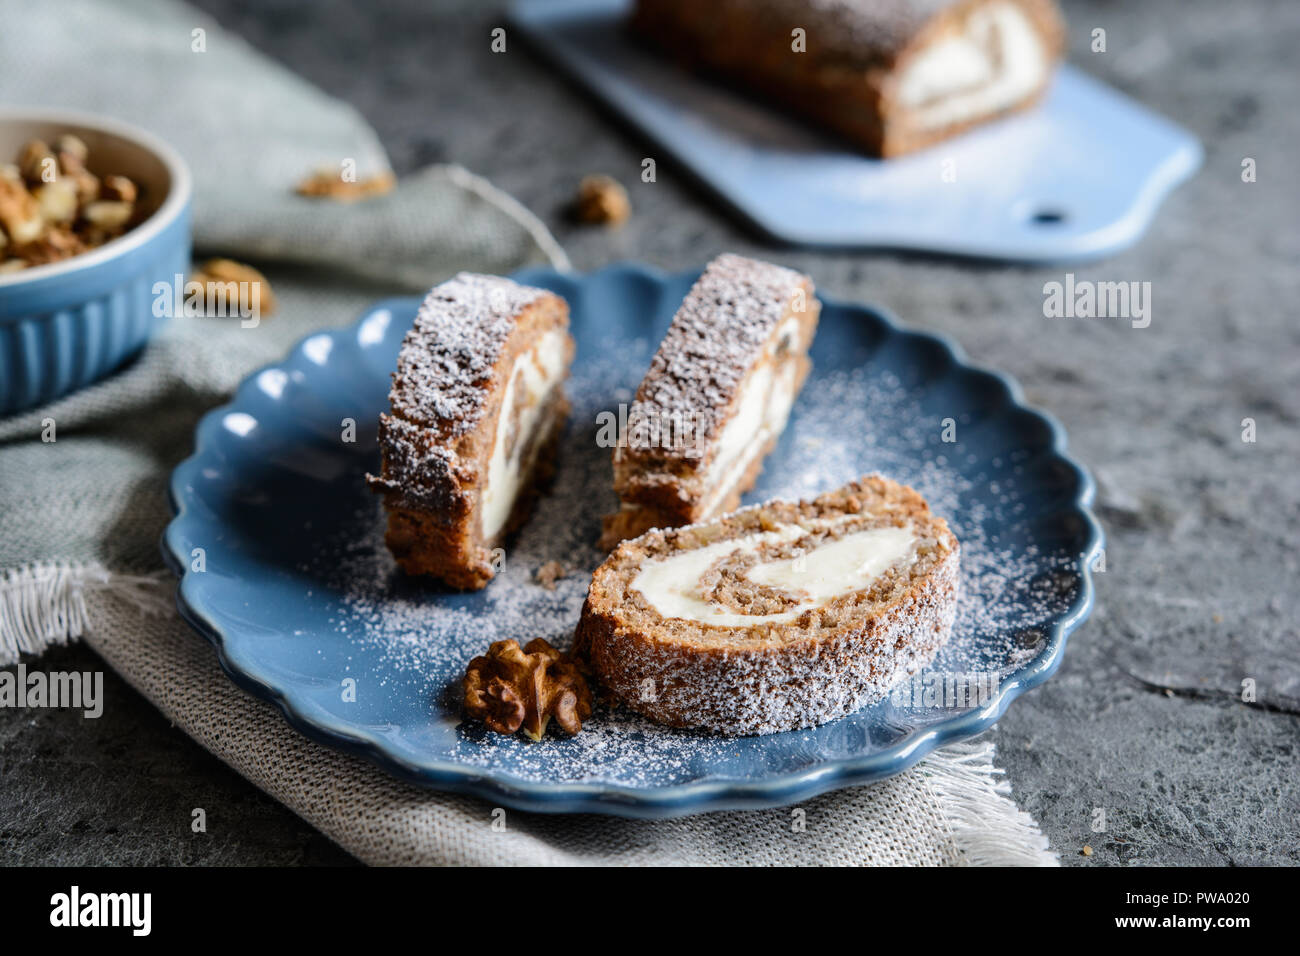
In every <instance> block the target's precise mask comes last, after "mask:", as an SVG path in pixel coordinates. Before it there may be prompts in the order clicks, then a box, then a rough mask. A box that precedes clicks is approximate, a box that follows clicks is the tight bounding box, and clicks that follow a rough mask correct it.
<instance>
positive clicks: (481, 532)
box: [367, 272, 574, 589]
mask: <svg viewBox="0 0 1300 956" xmlns="http://www.w3.org/2000/svg"><path fill="white" fill-rule="evenodd" d="M568 329H569V307H568V305H567V304H566V303H565V301H564V300H563V299H561V298H560V297H559V296H557V295H555V294H554V293H552V292H547V291H546V290H544V289H534V288H532V287H530V286H524V285H520V284H518V283H516V282H513V281H511V280H510V279H503V278H500V277H498V276H486V275H475V274H473V273H468V272H462V273H461V274H460V275H458V276H456V277H455V278H454V279H450V280H449V281H447V282H444V283H443V284H442V285H439V286H437V287H436V288H434V289H433V291H431V292H430V293H429V295H428V297H427V298H426V299H425V300H424V303H423V304H422V305H421V307H420V310H419V312H418V314H417V315H416V317H415V324H414V325H413V326H412V328H411V331H409V332H408V333H407V334H406V337H405V338H404V339H403V340H402V348H401V351H400V352H399V354H398V357H397V371H396V373H395V374H394V375H393V386H392V389H391V390H390V391H389V396H388V398H389V405H390V411H389V413H388V414H386V415H383V416H381V417H380V421H379V449H380V452H381V454H382V459H383V467H382V471H381V473H380V474H379V475H378V476H375V475H368V476H367V481H368V483H369V485H370V486H371V487H372V488H373V489H374V490H376V491H378V492H379V493H381V494H382V495H383V498H384V505H385V507H386V509H387V512H388V531H387V534H386V536H385V540H386V541H387V544H388V548H389V550H390V551H391V552H392V553H393V556H394V557H395V558H396V559H397V563H398V564H399V565H400V566H401V567H402V569H403V570H404V571H406V572H407V573H408V574H424V575H430V576H432V577H435V578H439V579H441V580H443V581H445V582H446V583H448V584H450V585H451V586H453V587H457V588H463V589H477V588H481V587H483V586H484V585H486V584H487V583H488V581H490V580H491V579H492V578H493V576H494V575H495V573H496V570H495V569H496V567H497V565H498V564H499V562H497V561H495V560H494V552H495V549H496V548H498V547H499V546H500V545H501V544H502V543H503V542H504V540H505V538H506V537H507V536H508V535H509V534H510V533H511V532H512V531H514V530H515V529H516V528H518V527H519V526H520V525H521V524H522V523H523V522H524V520H525V519H526V518H527V517H528V511H529V507H530V504H531V501H532V496H533V492H534V490H535V486H536V484H537V482H538V480H539V478H541V477H544V476H545V474H546V473H547V472H548V471H549V468H550V463H551V458H552V456H553V454H554V450H555V446H556V444H557V443H558V441H559V437H560V433H561V431H562V430H563V428H564V423H565V420H566V418H567V416H568V413H569V402H568V400H567V398H566V397H565V394H564V380H565V379H566V378H567V377H568V374H569V363H570V362H572V360H573V351H574V345H573V339H572V337H571V336H570V335H569V331H568Z"/></svg>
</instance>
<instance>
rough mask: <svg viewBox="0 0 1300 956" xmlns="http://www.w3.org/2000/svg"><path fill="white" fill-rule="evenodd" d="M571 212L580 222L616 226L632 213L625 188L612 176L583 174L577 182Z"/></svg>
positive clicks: (625, 220)
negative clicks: (576, 190) (576, 191)
mask: <svg viewBox="0 0 1300 956" xmlns="http://www.w3.org/2000/svg"><path fill="white" fill-rule="evenodd" d="M573 212H574V215H575V216H577V218H578V220H579V221H580V222H590V223H598V224H601V225H609V226H618V225H622V224H623V223H625V222H627V219H628V217H629V216H630V215H632V204H631V203H630V202H628V198H627V190H626V189H624V188H623V187H622V185H621V184H620V183H619V182H618V180H616V179H614V178H613V177H612V176H601V175H592V176H584V177H583V179H582V182H580V183H579V184H578V196H577V198H576V199H575V200H574V203H573Z"/></svg>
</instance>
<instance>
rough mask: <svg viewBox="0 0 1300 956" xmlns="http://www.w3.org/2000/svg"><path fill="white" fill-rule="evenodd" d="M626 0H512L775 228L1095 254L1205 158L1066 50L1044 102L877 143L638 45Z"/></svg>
mask: <svg viewBox="0 0 1300 956" xmlns="http://www.w3.org/2000/svg"><path fill="white" fill-rule="evenodd" d="M629 6H630V4H629V3H628V2H627V0H518V2H516V3H515V4H514V6H513V7H512V10H511V20H512V22H513V24H514V25H515V27H517V28H518V29H519V30H520V31H522V32H523V33H525V34H526V35H527V37H528V38H529V39H530V40H531V41H532V43H533V44H534V46H536V47H537V49H539V50H540V51H541V52H542V53H543V54H545V55H546V56H547V57H549V58H550V59H551V60H553V61H554V62H555V63H556V64H557V65H558V66H560V67H561V68H562V69H564V70H565V71H566V72H568V73H570V74H572V75H573V76H574V77H575V78H577V80H578V81H579V82H581V83H582V84H583V85H585V86H586V87H588V88H589V89H590V90H591V91H592V92H593V93H595V94H596V95H597V96H599V97H600V98H601V99H602V100H604V101H606V102H607V103H608V104H609V105H610V106H612V107H613V108H614V109H615V110H616V111H617V112H619V113H620V114H622V115H623V116H624V117H626V119H628V120H629V121H630V122H632V123H633V124H634V125H635V126H637V127H638V128H640V129H641V130H642V131H643V132H644V133H645V134H646V135H647V136H648V137H649V138H650V139H651V140H653V141H654V143H655V144H656V146H657V148H658V150H662V154H667V155H668V156H670V157H672V158H673V159H675V160H676V161H677V162H678V163H680V164H681V165H682V166H684V167H685V168H686V169H688V170H689V171H690V172H691V173H692V174H693V175H694V176H695V177H697V178H698V179H699V180H700V181H701V182H702V183H704V184H705V185H706V186H707V187H708V188H709V189H711V190H712V191H713V192H714V193H716V194H717V196H718V197H719V198H720V199H722V200H723V201H724V202H725V203H726V204H727V205H728V206H730V207H732V208H733V209H734V210H735V211H736V212H738V213H739V214H740V215H741V216H742V217H743V218H745V219H746V220H748V221H749V222H750V223H752V224H753V225H754V226H755V227H757V228H758V229H759V230H761V231H762V232H764V233H766V234H767V235H768V236H770V237H771V238H773V239H776V240H778V241H781V242H786V243H791V244H795V245H802V246H820V247H837V248H852V247H884V248H897V249H911V250H923V251H928V252H939V253H951V254H956V255H963V256H977V257H984V258H995V259H1014V260H1025V261H1035V262H1042V261H1069V260H1082V259H1092V258H1098V257H1101V256H1106V255H1109V254H1111V253H1114V252H1117V251H1118V250H1120V249H1123V248H1125V247H1127V246H1129V245H1132V244H1133V243H1135V242H1136V241H1137V240H1138V239H1139V238H1140V237H1141V236H1142V234H1143V233H1144V232H1145V231H1146V229H1147V226H1148V225H1150V223H1151V220H1152V218H1153V216H1154V215H1155V211H1156V209H1157V208H1158V207H1159V205H1160V202H1161V200H1162V199H1163V198H1164V197H1165V195H1166V194H1167V193H1168V192H1169V191H1170V190H1171V189H1173V187H1174V186H1176V185H1178V184H1179V183H1181V182H1182V181H1183V180H1185V179H1187V178H1188V177H1189V176H1191V175H1192V173H1194V172H1195V171H1196V169H1197V168H1198V167H1199V166H1200V164H1201V159H1202V150H1201V145H1200V143H1199V142H1198V141H1197V140H1196V138H1195V137H1194V136H1192V135H1191V134H1190V133H1188V132H1187V131H1186V130H1184V129H1182V128H1180V127H1178V126H1176V125H1175V124H1173V123H1171V122H1169V121H1168V120H1166V119H1164V118H1163V117H1161V116H1159V115H1157V114H1155V113H1153V112H1152V111H1150V110H1148V109H1147V108H1146V107H1144V106H1142V105H1141V104H1139V103H1136V102H1134V101H1133V100H1131V99H1129V98H1128V97H1126V96H1124V95H1123V94H1121V93H1118V92H1116V91H1115V90H1112V89H1111V88H1110V87H1107V86H1105V85H1104V84H1101V83H1099V82H1097V81H1096V80H1093V79H1091V78H1089V77H1088V76H1086V75H1084V74H1083V73H1082V72H1080V71H1079V70H1076V69H1073V68H1072V67H1069V66H1063V67H1061V68H1060V70H1059V71H1058V72H1057V75H1056V78H1055V81H1054V82H1053V85H1052V88H1051V90H1050V91H1049V93H1048V95H1047V98H1046V99H1045V101H1044V102H1043V103H1042V104H1041V105H1040V106H1039V107H1038V108H1036V109H1033V110H1029V111H1027V112H1025V113H1022V114H1018V115H1016V116H1011V117H1008V118H1006V119H1003V120H999V121H997V122H994V123H991V124H988V125H986V126H984V127H981V128H979V129H977V130H974V131H972V132H969V133H966V134H964V135H962V136H959V137H957V138H955V139H952V140H950V141H948V142H946V143H940V144H938V145H937V146H934V147H932V148H931V149H928V150H925V151H922V152H920V153H917V154H914V155H911V156H905V157H902V158H898V159H890V160H877V159H871V158H868V157H865V156H863V155H860V154H858V153H855V152H853V151H851V150H849V149H848V148H846V147H845V146H844V145H843V144H841V143H839V142H837V141H836V140H834V139H833V138H831V137H829V136H825V135H822V134H821V133H819V132H818V131H816V130H813V129H810V128H808V127H806V126H804V125H803V124H801V123H799V122H798V121H797V120H794V119H791V118H790V117H789V116H787V115H785V114H783V113H781V112H779V111H777V110H774V109H769V108H767V107H765V106H763V105H762V104H760V103H758V102H756V101H753V100H750V99H747V98H746V97H744V96H743V95H740V94H738V93H736V92H734V91H732V90H729V89H727V88H725V87H723V86H720V85H715V84H712V83H709V82H707V81H706V80H704V79H701V78H700V77H699V76H697V75H694V74H691V73H689V72H687V71H685V70H681V69H679V68H677V67H676V66H674V65H673V64H671V63H669V62H667V61H665V60H663V59H661V58H659V57H657V56H655V55H654V54H653V53H650V52H649V51H647V50H645V49H643V48H642V47H641V46H639V45H638V44H637V43H636V42H635V41H634V40H633V38H632V37H631V36H630V35H629V33H628V31H627V30H626V29H625V25H624V19H625V17H626V15H627V11H628V8H629ZM658 150H655V151H652V152H651V155H652V156H655V157H661V156H662V154H661V153H659V152H658ZM663 172H664V171H663V170H662V169H658V170H657V174H658V175H663ZM638 173H639V170H638ZM945 174H946V175H945ZM622 178H624V179H629V178H632V177H631V176H630V175H625V176H624V177H622ZM644 188H652V187H649V186H647V187H644ZM633 195H634V198H635V193H634V194H633Z"/></svg>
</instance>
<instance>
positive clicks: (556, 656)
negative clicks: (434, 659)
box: [464, 637, 592, 740]
mask: <svg viewBox="0 0 1300 956" xmlns="http://www.w3.org/2000/svg"><path fill="white" fill-rule="evenodd" d="M464 687H465V712H466V713H467V714H469V716H470V717H474V718H477V719H479V720H482V721H483V722H484V723H485V724H487V726H488V729H489V730H493V731H496V732H497V733H499V734H513V733H515V731H517V730H520V729H521V728H522V729H523V731H524V733H525V734H527V735H528V737H530V738H531V739H532V740H541V739H542V736H543V735H544V734H545V733H546V727H547V725H548V723H549V722H550V720H551V718H554V719H555V722H556V723H557V724H559V726H560V728H561V729H562V730H563V731H564V732H565V733H568V734H576V733H579V732H581V730H582V722H583V721H584V720H586V719H587V718H588V717H590V716H591V707H592V702H591V690H590V689H589V688H588V687H587V681H586V679H585V678H584V677H583V676H582V672H581V671H580V670H578V665H577V664H576V663H575V662H574V660H573V658H572V657H570V656H569V655H568V654H562V653H561V652H560V651H558V650H556V649H555V648H554V647H552V646H551V645H550V644H548V643H547V642H546V641H544V640H542V639H541V638H540V637H539V638H536V639H534V640H532V641H529V642H528V645H527V646H526V647H524V649H523V650H520V649H519V642H518V641H513V640H510V641H497V642H496V643H494V644H493V645H492V646H491V647H489V648H488V652H487V655H486V656H484V657H476V658H474V659H473V660H472V661H470V662H469V667H468V668H467V669H466V671H465V683H464Z"/></svg>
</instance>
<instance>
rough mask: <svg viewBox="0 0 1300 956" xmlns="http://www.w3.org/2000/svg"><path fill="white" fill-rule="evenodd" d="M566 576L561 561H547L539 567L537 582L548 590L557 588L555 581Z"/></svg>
mask: <svg viewBox="0 0 1300 956" xmlns="http://www.w3.org/2000/svg"><path fill="white" fill-rule="evenodd" d="M562 577H564V565H562V564H561V563H560V562H559V561H547V562H546V563H545V564H543V565H542V566H541V567H540V568H538V569H537V583H538V584H540V585H541V586H542V587H544V588H546V590H548V591H554V590H555V582H556V581H558V580H560V578H562Z"/></svg>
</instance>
